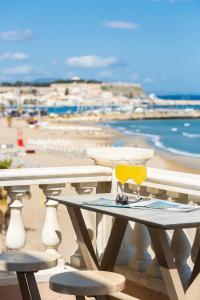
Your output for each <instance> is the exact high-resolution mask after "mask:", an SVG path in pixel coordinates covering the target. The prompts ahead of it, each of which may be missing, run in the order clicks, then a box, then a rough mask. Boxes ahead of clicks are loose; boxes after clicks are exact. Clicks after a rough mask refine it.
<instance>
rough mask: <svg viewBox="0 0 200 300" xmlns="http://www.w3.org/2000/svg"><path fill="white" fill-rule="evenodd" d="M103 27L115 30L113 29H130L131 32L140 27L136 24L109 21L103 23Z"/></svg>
mask: <svg viewBox="0 0 200 300" xmlns="http://www.w3.org/2000/svg"><path fill="white" fill-rule="evenodd" d="M102 26H104V27H107V28H113V29H129V30H135V29H138V28H139V27H140V26H139V25H138V24H136V23H133V22H126V21H107V22H104V23H102Z"/></svg>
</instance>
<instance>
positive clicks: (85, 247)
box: [67, 206, 99, 270]
mask: <svg viewBox="0 0 200 300" xmlns="http://www.w3.org/2000/svg"><path fill="white" fill-rule="evenodd" d="M67 209H68V213H69V216H70V219H71V222H72V225H73V227H74V231H75V233H76V236H77V242H78V244H79V247H80V249H81V252H82V255H83V258H84V260H85V264H86V266H87V269H88V270H98V269H99V263H98V259H97V257H96V254H95V251H94V248H93V245H92V242H91V240H90V237H89V234H88V230H87V227H86V225H85V221H84V218H83V215H82V213H81V210H80V208H77V207H70V206H67Z"/></svg>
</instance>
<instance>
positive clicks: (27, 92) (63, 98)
mask: <svg viewBox="0 0 200 300" xmlns="http://www.w3.org/2000/svg"><path fill="white" fill-rule="evenodd" d="M0 111H1V114H2V116H6V115H13V116H17V115H23V116H27V115H34V116H36V115H49V116H51V117H55V116H58V115H59V116H67V117H68V118H71V119H76V118H77V117H78V118H79V117H82V119H83V120H84V118H83V116H84V117H86V120H93V119H99V120H102V119H105V120H107V119H119V120H120V119H156V118H158V119H159V118H160V119H162V118H187V117H191V118H197V117H200V100H199V101H198V100H195V101H193V100H187V99H186V100H184V99H183V100H170V99H168V100H164V99H162V98H158V97H157V96H156V95H155V94H147V93H146V92H145V91H144V89H143V87H142V86H141V85H140V84H136V83H113V82H110V83H104V82H94V81H91V82H90V81H84V80H81V79H80V78H78V77H74V78H72V79H71V80H69V81H68V82H67V83H65V82H64V83H63V82H62V81H61V82H59V81H55V82H49V83H46V84H32V85H31V84H27V83H26V84H25V83H24V85H23V83H16V84H7V85H6V83H4V84H2V85H1V86H0Z"/></svg>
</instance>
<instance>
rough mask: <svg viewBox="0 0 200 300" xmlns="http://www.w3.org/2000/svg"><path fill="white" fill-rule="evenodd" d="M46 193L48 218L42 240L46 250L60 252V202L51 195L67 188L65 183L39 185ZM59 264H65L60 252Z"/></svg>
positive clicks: (56, 194)
mask: <svg viewBox="0 0 200 300" xmlns="http://www.w3.org/2000/svg"><path fill="white" fill-rule="evenodd" d="M39 187H40V188H41V189H42V191H43V193H44V194H45V196H46V198H47V200H46V203H45V205H46V218H45V222H44V227H43V230H42V242H43V244H44V245H45V248H46V251H47V252H50V253H56V254H58V247H59V245H60V243H61V241H62V235H61V231H60V225H59V222H58V212H57V208H58V204H59V203H58V202H57V201H54V200H49V199H48V197H50V196H58V195H59V194H60V193H61V192H62V190H63V189H64V188H65V184H62V183H61V184H44V185H40V186H39ZM58 259H59V265H61V264H64V260H63V259H62V258H61V257H60V255H59V254H58Z"/></svg>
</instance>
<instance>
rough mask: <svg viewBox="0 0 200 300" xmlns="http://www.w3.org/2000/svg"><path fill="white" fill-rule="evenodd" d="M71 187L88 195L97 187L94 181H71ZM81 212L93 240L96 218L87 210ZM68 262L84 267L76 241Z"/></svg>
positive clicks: (93, 192) (81, 193) (79, 192)
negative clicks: (75, 247) (74, 249)
mask: <svg viewBox="0 0 200 300" xmlns="http://www.w3.org/2000/svg"><path fill="white" fill-rule="evenodd" d="M71 185H72V187H74V188H75V190H76V192H77V193H78V194H79V195H88V194H95V192H96V188H97V183H96V182H81V183H72V184H71ZM82 214H83V217H84V220H85V223H86V226H87V228H88V233H89V236H90V239H91V241H94V237H95V231H94V228H95V222H96V220H94V219H96V218H93V216H94V214H92V213H91V212H89V211H86V210H82ZM74 239H75V240H76V241H77V239H76V235H75V236H74ZM70 263H71V265H73V266H75V267H77V268H85V267H86V265H85V262H84V259H83V256H82V253H81V250H80V247H79V245H78V243H77V249H76V251H75V252H74V254H73V255H72V256H71V257H70Z"/></svg>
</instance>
